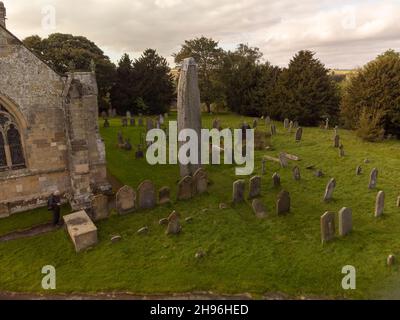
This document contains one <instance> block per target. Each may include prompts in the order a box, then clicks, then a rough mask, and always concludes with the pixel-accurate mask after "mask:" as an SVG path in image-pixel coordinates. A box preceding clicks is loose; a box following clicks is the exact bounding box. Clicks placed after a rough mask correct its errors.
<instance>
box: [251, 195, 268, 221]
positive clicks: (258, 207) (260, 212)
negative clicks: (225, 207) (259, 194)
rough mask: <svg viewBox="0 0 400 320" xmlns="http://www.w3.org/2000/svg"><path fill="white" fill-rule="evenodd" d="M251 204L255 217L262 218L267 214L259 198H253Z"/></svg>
mask: <svg viewBox="0 0 400 320" xmlns="http://www.w3.org/2000/svg"><path fill="white" fill-rule="evenodd" d="M251 206H252V207H253V211H254V214H255V215H256V217H257V218H260V219H262V218H265V217H266V216H267V209H266V207H265V205H264V203H263V202H262V201H261V200H260V199H254V200H253V202H252V204H251Z"/></svg>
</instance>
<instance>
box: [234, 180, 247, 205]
mask: <svg viewBox="0 0 400 320" xmlns="http://www.w3.org/2000/svg"><path fill="white" fill-rule="evenodd" d="M245 188H246V186H245V181H244V180H237V181H235V182H234V183H233V195H232V202H233V203H239V202H243V201H244V192H245Z"/></svg>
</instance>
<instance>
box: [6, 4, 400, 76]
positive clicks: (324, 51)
mask: <svg viewBox="0 0 400 320" xmlns="http://www.w3.org/2000/svg"><path fill="white" fill-rule="evenodd" d="M3 2H4V4H5V6H6V9H7V17H8V20H7V28H8V29H9V30H10V31H12V32H13V33H14V34H15V35H16V36H18V37H19V38H21V39H23V38H24V37H26V36H29V35H32V34H38V35H40V36H46V35H48V34H50V33H53V32H62V33H72V34H74V35H83V36H86V37H87V38H89V39H90V40H92V41H94V42H95V43H96V44H97V45H98V46H99V47H100V48H102V49H103V50H104V51H105V53H106V54H107V55H108V56H110V58H111V59H112V60H113V61H117V60H118V59H119V58H120V56H121V55H122V53H124V52H127V53H129V54H130V55H131V56H132V57H137V56H139V55H140V53H141V52H142V51H143V50H144V49H146V48H154V49H156V50H157V51H158V52H159V53H161V54H162V55H163V56H165V57H166V58H168V60H169V61H170V62H172V61H173V59H172V58H171V54H172V53H173V52H176V51H178V50H179V47H180V44H182V43H183V41H184V40H186V39H191V38H193V37H198V36H201V35H204V36H207V37H212V38H214V39H215V40H218V41H219V42H220V45H221V46H222V47H223V48H225V49H234V48H235V46H236V45H237V44H239V43H247V44H249V45H251V46H256V47H259V48H260V49H261V50H262V52H263V53H264V58H265V59H266V60H268V61H270V62H271V63H274V64H277V65H280V66H285V65H287V63H288V62H289V60H290V58H291V57H292V56H293V55H294V54H295V53H296V52H297V51H299V50H301V49H310V50H313V51H315V52H316V53H317V57H318V58H320V59H321V60H322V62H323V63H325V64H326V66H327V67H330V68H341V69H345V68H354V67H357V66H361V65H363V64H364V63H365V62H367V61H369V60H371V59H373V58H374V57H375V56H376V55H378V54H380V53H382V52H383V51H385V50H387V49H389V48H393V49H396V50H398V51H400V0H330V1H326V0H279V1H278V0H29V1H26V0H3ZM53 8H54V10H53ZM53 11H54V13H55V19H52V17H53V15H52V12H53ZM53 21H54V22H55V24H53V23H52V22H53Z"/></svg>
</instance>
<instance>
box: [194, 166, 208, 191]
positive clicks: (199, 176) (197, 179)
mask: <svg viewBox="0 0 400 320" xmlns="http://www.w3.org/2000/svg"><path fill="white" fill-rule="evenodd" d="M193 184H194V189H195V192H196V193H198V194H202V193H205V192H207V190H208V177H207V172H206V171H205V170H204V169H203V168H199V169H197V171H196V172H195V173H194V175H193Z"/></svg>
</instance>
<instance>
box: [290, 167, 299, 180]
mask: <svg viewBox="0 0 400 320" xmlns="http://www.w3.org/2000/svg"><path fill="white" fill-rule="evenodd" d="M292 172H293V179H294V180H296V181H299V180H300V179H301V175H300V169H299V167H298V166H295V167H294V168H293V171H292Z"/></svg>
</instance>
